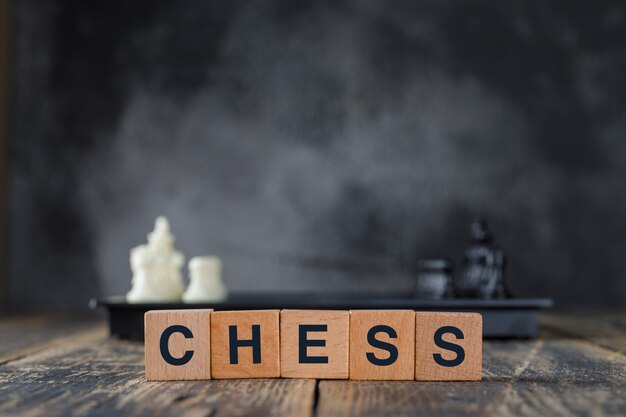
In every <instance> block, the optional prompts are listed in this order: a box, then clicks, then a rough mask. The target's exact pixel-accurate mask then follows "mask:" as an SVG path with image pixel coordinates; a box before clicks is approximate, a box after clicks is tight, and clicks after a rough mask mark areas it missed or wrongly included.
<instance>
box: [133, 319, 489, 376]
mask: <svg viewBox="0 0 626 417" xmlns="http://www.w3.org/2000/svg"><path fill="white" fill-rule="evenodd" d="M144 320H145V355H146V356H145V364H146V379H147V380H149V381H164V380H199V379H212V378H213V379H228V378H278V377H283V378H317V379H354V380H418V381H477V380H480V379H481V378H482V316H481V315H479V314H475V313H435V312H415V311H412V310H351V311H329V310H247V311H213V310H211V309H206V310H154V311H148V312H147V313H146V314H145V317H144Z"/></svg>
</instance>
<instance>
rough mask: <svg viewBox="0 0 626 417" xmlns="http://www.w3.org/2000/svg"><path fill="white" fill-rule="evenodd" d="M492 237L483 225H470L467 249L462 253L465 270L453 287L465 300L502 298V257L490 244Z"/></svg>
mask: <svg viewBox="0 0 626 417" xmlns="http://www.w3.org/2000/svg"><path fill="white" fill-rule="evenodd" d="M492 239H493V237H492V235H491V233H490V232H489V229H488V228H487V224H486V223H485V222H484V221H474V222H472V224H471V225H470V246H469V247H468V248H467V250H466V251H465V261H464V270H463V273H462V274H461V275H460V277H459V279H458V281H457V283H456V293H457V294H458V295H459V296H461V297H468V298H504V297H506V296H507V293H506V288H505V285H504V266H505V256H504V252H503V251H502V249H500V248H498V247H497V246H494V245H492V244H491V241H492Z"/></svg>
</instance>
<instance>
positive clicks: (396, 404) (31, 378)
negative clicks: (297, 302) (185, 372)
mask: <svg viewBox="0 0 626 417" xmlns="http://www.w3.org/2000/svg"><path fill="white" fill-rule="evenodd" d="M561 317H563V318H562V319H561ZM567 317H569V316H561V315H556V316H555V315H547V317H546V319H548V320H547V321H549V323H550V325H549V326H547V327H546V326H544V327H543V328H542V330H541V333H540V338H539V339H538V340H530V341H528V340H521V341H520V340H509V341H486V342H485V343H484V345H483V357H484V367H483V380H482V381H481V382H454V383H450V382H421V381H338V380H335V381H319V382H318V383H317V384H318V390H317V393H318V394H317V395H316V394H315V393H316V389H315V387H316V381H315V380H303V379H250V380H236V379H230V380H210V381H182V382H146V380H145V377H144V365H143V360H144V349H143V345H142V344H141V343H136V342H128V341H119V340H115V339H112V338H108V337H106V328H105V327H104V326H103V323H102V321H100V320H96V321H92V322H91V325H89V322H88V321H87V322H86V321H83V320H80V321H79V322H77V323H75V322H76V320H75V319H71V320H68V319H67V318H62V319H59V318H26V319H11V320H0V346H2V342H4V341H5V340H7V339H8V338H7V335H11V336H12V337H13V336H15V335H21V336H22V337H23V341H19V342H16V341H14V342H12V343H11V345H12V346H13V347H14V348H15V350H12V349H13V348H9V349H8V350H5V352H11V351H13V352H18V351H20V350H23V351H24V352H26V353H24V354H17V353H14V354H11V356H13V357H14V359H9V360H7V361H6V362H5V363H4V364H2V365H0V416H2V417H5V416H6V417H9V416H10V417H14V416H33V417H38V416H46V417H50V416H52V417H54V416H65V415H72V416H111V415H131V416H176V417H182V416H257V415H258V416H270V415H272V416H311V415H319V416H380V415H390V416H391V415H392V416H394V417H395V416H415V415H428V416H477V415H486V416H490V415H492V416H623V415H626V395H624V394H625V393H626V357H624V354H623V353H619V352H618V351H616V350H615V349H613V348H606V347H603V346H600V345H599V344H597V343H595V342H593V341H591V340H587V339H586V338H585V337H583V336H581V335H574V334H572V333H571V332H569V331H566V330H565V328H567V327H568V326H569V323H568V321H569V320H568V319H567ZM599 317H602V318H603V320H604V319H605V318H611V323H620V322H621V323H624V322H626V321H624V319H625V318H626V315H624V314H619V315H615V314H614V315H602V316H599ZM561 320H563V321H564V322H565V323H566V324H565V325H564V327H563V328H561V326H560V324H559V322H560V321H561ZM587 320H589V321H590V322H592V321H593V320H594V315H592V314H588V315H587ZM85 324H88V325H87V326H85ZM598 327H600V328H601V327H602V324H601V323H600V322H599V321H598ZM612 327H613V328H612V330H610V331H611V333H607V334H610V335H611V336H610V339H611V340H613V341H614V342H615V343H623V342H624V341H626V331H621V332H620V331H619V326H618V325H614V326H612ZM17 329H21V331H17ZM46 329H48V330H46ZM42 337H44V339H42ZM594 337H598V338H601V339H602V338H604V337H605V334H604V333H602V332H595V333H594ZM53 341H54V342H53ZM4 346H5V347H6V346H7V345H4ZM316 398H317V400H316Z"/></svg>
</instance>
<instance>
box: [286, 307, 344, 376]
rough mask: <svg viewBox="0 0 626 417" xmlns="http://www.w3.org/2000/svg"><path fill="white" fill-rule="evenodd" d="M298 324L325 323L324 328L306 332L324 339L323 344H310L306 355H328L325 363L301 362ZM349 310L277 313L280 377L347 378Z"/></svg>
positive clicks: (316, 337)
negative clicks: (322, 330)
mask: <svg viewBox="0 0 626 417" xmlns="http://www.w3.org/2000/svg"><path fill="white" fill-rule="evenodd" d="M301 325H325V326H326V331H324V332H319V331H311V332H308V333H307V339H309V340H323V341H324V344H325V345H324V346H309V347H308V348H307V349H306V355H307V356H319V357H325V358H327V363H300V361H299V349H300V343H301V341H300V338H299V329H300V326H301ZM349 325H350V316H349V313H348V311H331V310H282V311H281V314H280V338H281V340H280V361H281V376H282V377H285V378H323V379H347V378H348V355H349V349H348V339H349V335H348V333H349Z"/></svg>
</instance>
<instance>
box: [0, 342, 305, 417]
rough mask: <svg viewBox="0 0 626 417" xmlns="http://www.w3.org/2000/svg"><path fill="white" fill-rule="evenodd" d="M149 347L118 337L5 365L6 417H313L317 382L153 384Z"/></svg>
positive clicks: (0, 375) (2, 399)
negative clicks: (147, 364)
mask: <svg viewBox="0 0 626 417" xmlns="http://www.w3.org/2000/svg"><path fill="white" fill-rule="evenodd" d="M143 360H144V349H143V345H142V344H140V343H137V342H129V341H120V340H115V339H111V338H104V339H100V340H98V341H96V342H94V341H93V340H88V341H83V342H81V341H80V340H78V339H74V340H67V341H66V343H65V344H64V345H57V346H55V347H51V348H48V349H46V350H44V351H41V352H39V353H36V354H33V355H29V356H27V357H24V358H21V359H18V360H15V361H12V362H9V363H7V364H5V365H3V366H0V416H5V415H6V416H9V415H10V416H15V415H29V416H35V417H36V416H50V415H88V414H97V415H103V416H105V415H118V414H121V415H137V416H159V415H180V416H187V415H188V416H195V415H198V416H207V415H211V416H221V415H255V416H256V415H258V416H269V415H272V416H283V415H284V416H310V415H311V414H312V410H313V402H314V394H315V381H314V380H302V379H255V380H234V379H233V380H220V381H215V380H212V381H181V382H147V381H146V380H145V377H144V365H143Z"/></svg>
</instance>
